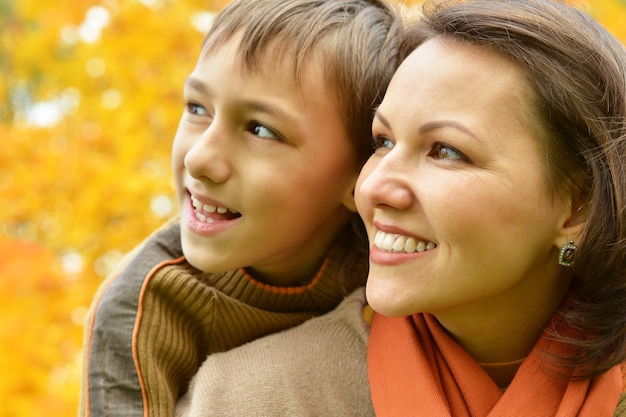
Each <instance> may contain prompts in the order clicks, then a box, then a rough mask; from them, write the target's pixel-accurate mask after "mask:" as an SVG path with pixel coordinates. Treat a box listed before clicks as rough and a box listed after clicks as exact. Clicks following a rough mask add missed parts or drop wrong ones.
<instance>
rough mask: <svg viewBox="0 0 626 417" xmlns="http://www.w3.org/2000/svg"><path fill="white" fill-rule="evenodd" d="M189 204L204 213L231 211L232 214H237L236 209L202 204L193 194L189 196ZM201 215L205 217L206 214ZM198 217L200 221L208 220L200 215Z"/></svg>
mask: <svg viewBox="0 0 626 417" xmlns="http://www.w3.org/2000/svg"><path fill="white" fill-rule="evenodd" d="M191 204H192V205H193V206H194V208H196V209H198V210H202V211H204V212H205V213H218V214H225V213H227V212H230V213H233V214H239V213H238V212H237V211H235V210H231V209H228V208H226V207H219V206H212V205H210V204H202V202H201V201H200V200H198V199H196V198H195V197H194V196H191ZM200 214H201V213H200ZM202 217H204V218H206V216H204V215H202ZM198 219H200V220H202V221H208V220H203V219H202V218H201V217H200V216H198Z"/></svg>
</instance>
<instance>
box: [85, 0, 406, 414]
mask: <svg viewBox="0 0 626 417" xmlns="http://www.w3.org/2000/svg"><path fill="white" fill-rule="evenodd" d="M383 1H384V0H380V1H379V0H325V1H324V0H295V1H288V2H287V1H284V0H255V1H249V0H248V1H246V0H235V1H234V2H233V3H231V4H230V5H229V6H228V7H227V8H226V9H224V10H223V11H222V12H221V13H220V14H219V15H218V16H217V17H216V20H215V21H214V24H213V26H212V28H211V30H210V31H209V33H208V35H207V37H206V39H205V42H204V44H203V48H202V52H201V55H200V57H199V60H198V63H197V66H196V68H195V69H194V71H193V73H192V74H191V75H190V76H189V77H188V79H187V82H186V84H185V100H186V107H185V113H184V114H183V116H182V118H181V122H180V125H179V128H178V131H177V133H176V137H175V140H174V146H173V152H172V166H173V171H174V178H175V185H176V191H177V197H178V201H179V208H180V211H181V215H180V220H179V221H178V220H177V221H175V222H174V224H172V225H167V226H166V227H164V228H163V229H162V230H160V231H158V232H157V233H155V234H154V235H153V236H152V237H150V238H149V239H148V240H147V241H146V242H144V244H142V245H141V246H140V247H139V248H138V249H137V250H136V251H135V253H134V254H132V255H131V256H130V257H129V259H130V260H129V261H128V262H127V263H125V264H124V265H123V266H122V267H121V270H120V271H119V272H117V273H115V274H113V275H112V277H111V278H110V279H108V280H107V282H106V283H105V284H104V285H103V287H102V288H101V290H100V292H99V294H98V296H97V297H96V299H95V301H94V303H93V306H92V310H91V311H92V314H91V317H90V319H89V321H88V325H87V330H86V343H85V354H86V363H85V368H86V369H85V375H84V378H85V380H84V387H83V392H82V398H81V410H80V414H81V415H91V416H100V415H115V416H120V415H124V416H144V415H146V416H166V415H173V409H174V404H175V402H176V401H177V399H178V398H180V396H181V395H182V394H183V393H184V392H185V390H186V389H187V384H188V382H189V380H190V379H191V377H192V376H193V375H194V374H195V372H196V371H197V369H198V367H199V365H200V363H201V362H202V361H203V360H204V358H205V357H206V356H207V355H208V354H211V353H216V352H221V351H226V350H228V349H231V348H233V347H236V346H239V345H241V344H244V343H246V342H248V341H250V340H253V339H255V338H258V337H260V336H263V335H266V334H270V333H274V332H278V331H280V330H284V329H287V328H290V327H293V326H295V325H297V324H300V323H302V322H303V321H305V320H307V319H309V318H311V317H313V316H317V315H320V314H323V313H325V312H327V311H329V310H331V309H332V308H334V307H335V306H336V305H337V304H338V303H339V302H340V301H341V300H342V299H343V297H344V296H345V295H346V294H348V293H349V292H351V291H352V290H353V289H354V288H356V287H357V286H360V285H363V283H364V280H365V277H366V275H367V256H365V254H366V252H367V243H366V240H365V239H364V236H362V235H361V234H360V233H359V231H360V230H361V227H362V226H361V223H360V220H359V219H358V216H357V214H356V212H355V211H356V210H355V206H354V200H353V190H354V184H355V180H356V177H357V175H358V172H359V170H360V168H361V166H362V164H363V163H364V161H365V159H366V158H367V156H368V155H369V153H370V149H371V148H370V145H369V138H370V126H371V119H372V113H373V110H374V108H375V107H376V106H377V105H378V103H379V102H380V100H381V99H382V96H383V94H384V92H385V89H386V87H387V83H388V82H389V80H390V79H391V76H392V75H393V72H394V70H395V68H396V67H397V64H398V62H397V57H396V49H397V38H398V31H399V27H400V21H399V18H398V17H397V16H396V15H395V13H394V12H393V11H392V9H391V8H390V7H389V6H388V5H386V4H385V3H384V2H383ZM224 271H226V272H224Z"/></svg>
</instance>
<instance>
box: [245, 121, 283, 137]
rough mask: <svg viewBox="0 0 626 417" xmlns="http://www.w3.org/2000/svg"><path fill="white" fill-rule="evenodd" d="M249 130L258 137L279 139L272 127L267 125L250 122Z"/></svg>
mask: <svg viewBox="0 0 626 417" xmlns="http://www.w3.org/2000/svg"><path fill="white" fill-rule="evenodd" d="M250 131H251V132H252V133H253V134H254V135H255V136H258V137H260V138H264V139H274V140H280V136H278V134H276V133H275V132H274V131H273V130H272V129H270V128H269V127H267V126H264V125H262V124H260V123H252V124H251V126H250Z"/></svg>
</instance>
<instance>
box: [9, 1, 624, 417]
mask: <svg viewBox="0 0 626 417" xmlns="http://www.w3.org/2000/svg"><path fill="white" fill-rule="evenodd" d="M396 1H400V0H396ZM571 2H572V3H575V4H577V5H580V6H581V7H584V8H585V9H587V10H588V11H589V12H590V13H591V14H593V15H594V16H595V17H596V18H597V19H598V20H600V21H601V22H602V23H603V24H604V25H605V26H606V27H607V28H608V29H609V30H611V31H612V32H613V33H614V34H615V35H616V36H617V37H618V38H620V39H621V40H622V41H623V42H626V0H593V1H574V0H572V1H571ZM226 3H228V1H227V0H222V1H220V0H214V1H207V0H56V1H48V0H0V417H22V416H29V417H31V416H33V417H34V416H74V415H76V413H77V404H78V393H79V386H80V378H81V366H82V353H81V350H82V336H83V334H82V333H83V322H84V320H85V315H86V313H87V310H88V307H89V304H90V302H91V300H92V298H93V296H94V295H95V292H96V290H97V288H98V286H99V284H100V283H101V281H102V280H103V279H104V277H105V276H106V275H107V274H108V273H109V272H110V271H111V269H112V268H113V266H114V265H115V264H116V262H118V261H119V260H120V258H121V256H123V254H124V253H125V252H127V251H128V250H130V249H131V248H132V247H133V246H134V245H136V244H137V243H139V242H140V241H141V240H142V239H143V238H144V237H145V236H146V235H147V234H148V233H149V232H150V231H152V230H154V229H155V228H156V227H157V226H159V225H160V224H161V223H162V222H163V221H164V220H165V219H167V218H168V217H169V216H171V215H173V214H174V213H175V212H176V210H177V208H176V202H175V200H174V190H173V185H172V179H171V175H170V161H169V153H170V147H171V141H172V138H173V136H174V133H175V130H176V126H177V124H178V120H179V117H180V115H181V113H182V109H183V101H182V86H183V82H184V79H185V77H186V76H187V75H188V74H189V73H190V72H191V70H192V69H193V66H194V65H195V60H196V58H197V56H198V52H199V50H200V44H201V42H202V39H203V36H204V33H205V32H206V30H207V28H208V27H209V25H210V23H211V20H212V17H213V16H214V13H215V12H216V11H219V10H220V9H221V8H222V7H223V6H224V5H225V4H226ZM403 3H404V4H405V5H406V6H407V7H413V6H415V5H416V4H417V3H418V2H417V1H413V2H412V1H411V0H405V1H404V2H403Z"/></svg>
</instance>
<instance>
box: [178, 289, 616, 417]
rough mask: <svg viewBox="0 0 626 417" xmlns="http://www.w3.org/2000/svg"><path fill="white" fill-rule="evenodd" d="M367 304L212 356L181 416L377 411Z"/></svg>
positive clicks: (365, 414)
mask: <svg viewBox="0 0 626 417" xmlns="http://www.w3.org/2000/svg"><path fill="white" fill-rule="evenodd" d="M364 305H365V295H364V291H363V289H359V290H357V291H355V292H354V293H353V294H352V295H350V296H349V297H347V298H346V299H345V300H344V302H342V303H341V304H340V305H339V307H337V309H335V310H334V311H332V312H330V313H328V314H325V315H323V316H320V317H317V318H314V319H311V320H309V321H307V322H306V323H304V324H302V325H300V326H298V327H295V328H293V329H290V330H286V331H284V332H281V333H277V334H273V335H270V336H266V337H264V338H261V339H258V340H256V341H254V342H251V343H248V344H245V345H243V346H240V347H238V348H235V349H232V350H230V351H228V352H224V353H219V354H215V355H211V356H209V357H208V358H207V360H206V361H205V362H204V363H203V364H202V366H201V368H200V370H199V371H198V373H197V374H196V376H195V377H194V380H193V382H192V385H191V387H190V390H189V391H188V392H187V394H186V395H185V396H184V397H183V398H182V399H181V400H180V401H179V402H178V404H177V406H176V417H209V416H212V417H213V416H214V417H216V416H220V417H333V416H346V417H351V416H354V417H357V416H358V417H374V416H375V413H374V409H373V406H372V403H371V399H370V392H369V384H368V376H367V342H368V334H369V328H368V325H367V324H366V323H365V321H364V319H363V306H364ZM427 417H434V416H427ZM615 417H626V394H622V397H621V398H620V402H619V404H618V407H617V409H616V411H615Z"/></svg>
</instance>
